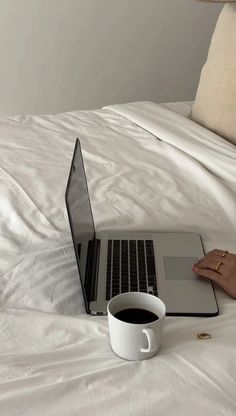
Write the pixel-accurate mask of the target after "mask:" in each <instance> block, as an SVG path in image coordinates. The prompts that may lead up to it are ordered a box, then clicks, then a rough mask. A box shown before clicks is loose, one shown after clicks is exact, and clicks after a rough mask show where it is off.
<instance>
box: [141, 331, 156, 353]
mask: <svg viewBox="0 0 236 416" xmlns="http://www.w3.org/2000/svg"><path fill="white" fill-rule="evenodd" d="M142 332H143V333H144V334H145V335H146V337H147V339H148V347H147V348H141V350H140V351H141V352H155V351H156V350H157V341H156V337H155V333H154V331H153V330H152V329H151V328H147V329H146V328H144V329H143V330H142Z"/></svg>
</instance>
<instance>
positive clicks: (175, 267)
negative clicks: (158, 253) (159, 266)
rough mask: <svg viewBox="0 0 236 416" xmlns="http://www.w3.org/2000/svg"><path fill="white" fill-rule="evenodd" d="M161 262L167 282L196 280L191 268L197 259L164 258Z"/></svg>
mask: <svg viewBox="0 0 236 416" xmlns="http://www.w3.org/2000/svg"><path fill="white" fill-rule="evenodd" d="M163 260H164V266H165V274H166V279H167V280H193V279H196V275H195V273H193V271H192V268H193V265H194V263H196V262H197V261H198V258H197V257H164V258H163Z"/></svg>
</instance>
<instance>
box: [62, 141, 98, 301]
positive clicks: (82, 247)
mask: <svg viewBox="0 0 236 416" xmlns="http://www.w3.org/2000/svg"><path fill="white" fill-rule="evenodd" d="M66 205H67V211H68V216H69V221H70V228H71V233H72V238H73V243H74V249H75V254H76V259H77V264H78V269H79V274H80V280H81V285H82V289H83V295H84V297H85V302H86V306H87V305H88V302H89V282H86V279H85V277H86V276H85V272H86V261H87V251H88V245H89V243H90V244H91V242H92V241H93V239H94V237H95V229H94V223H93V216H92V210H91V205H90V200H89V193H88V188H87V181H86V176H85V170H84V164H83V159H82V153H81V147H80V143H79V140H78V139H77V140H76V145H75V150H74V155H73V159H72V163H71V170H70V175H69V179H68V184H67V190H66Z"/></svg>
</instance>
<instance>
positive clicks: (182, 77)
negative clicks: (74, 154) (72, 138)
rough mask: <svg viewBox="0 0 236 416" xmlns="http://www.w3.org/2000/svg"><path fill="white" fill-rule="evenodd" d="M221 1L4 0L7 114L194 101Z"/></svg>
mask: <svg viewBox="0 0 236 416" xmlns="http://www.w3.org/2000/svg"><path fill="white" fill-rule="evenodd" d="M219 10H220V6H217V5H209V4H204V3H200V2H197V1H195V0H0V57H1V63H0V92H1V94H0V114H6V115H12V114H20V113H21V114H26V113H46V112H51V113H55V112H61V111H69V110H73V109H91V108H97V107H100V106H103V105H106V104H110V103H118V102H120V103H121V102H127V101H137V100H143V99H146V100H152V101H156V102H163V101H178V100H191V99H193V98H194V94H195V91H196V86H197V83H198V79H199V75H200V69H201V67H202V65H203V63H204V60H205V59H206V54H207V50H208V46H209V42H210V37H211V34H212V31H213V28H214V26H215V23H216V20H217V16H218V14H219Z"/></svg>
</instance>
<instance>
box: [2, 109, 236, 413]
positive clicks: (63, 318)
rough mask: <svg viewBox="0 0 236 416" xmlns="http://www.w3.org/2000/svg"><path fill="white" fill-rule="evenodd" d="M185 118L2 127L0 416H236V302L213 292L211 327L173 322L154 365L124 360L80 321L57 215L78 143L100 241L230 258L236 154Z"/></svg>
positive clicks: (96, 326) (173, 114) (49, 119)
mask: <svg viewBox="0 0 236 416" xmlns="http://www.w3.org/2000/svg"><path fill="white" fill-rule="evenodd" d="M189 111H190V104H188V103H179V104H168V105H167V104H166V105H157V104H153V103H149V102H140V103H132V104H123V105H116V106H110V107H106V108H104V109H102V110H97V111H78V112H69V113H63V114H58V115H42V116H21V117H20V116H19V117H2V118H0V151H1V153H0V154H1V159H0V227H1V228H0V230H1V235H0V253H1V255H0V302H1V303H0V305H1V308H0V415H1V416H12V415H16V416H21V415H22V416H23V415H24V416H28V415H29V416H36V415H47V416H52V415H53V416H54V415H55V416H56V415H57V416H58V415H63V416H64V415H66V416H67V415H69V416H70V415H80V416H90V415H91V416H92V415H93V416H100V415H101V416H131V415H132V416H139V415H140V416H152V415H165V416H168V415H175V416H183V415H184V416H185V415H187V416H188V415H191V416H194V415H196V416H199V415H207V416H210V415H214V416H221V415H222V416H223V415H225V416H231V415H232V416H233V415H235V414H236V393H235V392H236V352H235V349H236V348H235V347H236V301H234V300H232V299H231V298H229V297H228V296H227V295H226V294H225V293H223V292H222V291H221V290H220V289H218V288H217V289H216V295H217V298H218V302H219V307H220V314H219V316H217V317H215V318H208V319H206V318H184V317H183V318H172V317H168V318H166V322H165V330H164V335H163V343H162V348H161V350H160V353H159V354H158V355H157V356H156V357H155V358H153V359H150V360H147V361H143V362H126V361H123V360H122V359H120V358H118V357H116V356H115V355H114V354H113V353H112V351H111V349H110V345H109V336H108V326H107V318H106V317H92V316H88V315H86V314H85V310H84V305H83V299H82V293H81V288H80V282H79V279H78V274H77V269H76V262H75V258H74V252H73V247H72V241H71V235H70V231H69V225H68V219H67V213H66V208H65V203H64V193H65V187H66V182H67V178H68V172H69V167H70V162H71V157H72V153H73V148H74V141H75V138H76V137H79V138H80V140H81V144H82V150H83V155H84V161H85V167H86V172H87V179H88V186H89V191H90V194H91V202H92V208H93V213H94V218H95V225H96V229H97V230H101V229H110V230H112V229H125V230H126V229H133V230H147V231H149V230H155V231H158V230H165V231H170V230H171V231H194V232H197V233H199V234H201V236H202V239H203V243H204V247H205V250H206V251H208V250H211V249H213V248H222V249H228V250H230V251H232V252H235V253H236V147H235V146H233V145H232V144H230V143H228V142H227V141H225V140H224V139H223V138H221V137H219V136H217V135H215V134H214V133H211V132H210V131H208V130H206V129H205V128H203V127H201V126H199V125H197V124H195V123H194V122H192V121H191V120H189V119H188V118H187V117H186V116H187V115H188V113H189ZM199 332H208V333H210V334H211V339H209V340H205V341H199V340H198V339H197V334H198V333H199Z"/></svg>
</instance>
